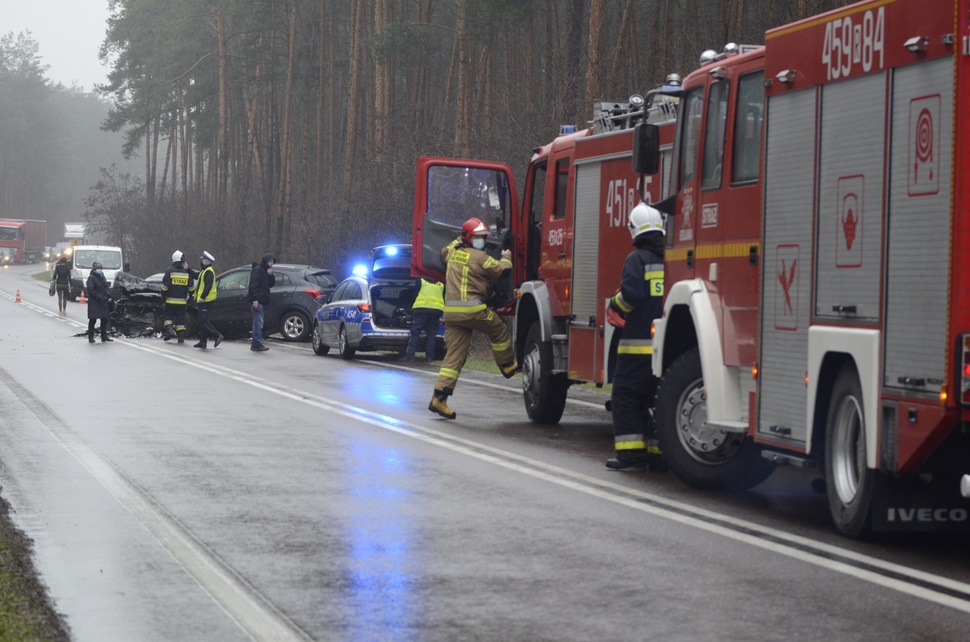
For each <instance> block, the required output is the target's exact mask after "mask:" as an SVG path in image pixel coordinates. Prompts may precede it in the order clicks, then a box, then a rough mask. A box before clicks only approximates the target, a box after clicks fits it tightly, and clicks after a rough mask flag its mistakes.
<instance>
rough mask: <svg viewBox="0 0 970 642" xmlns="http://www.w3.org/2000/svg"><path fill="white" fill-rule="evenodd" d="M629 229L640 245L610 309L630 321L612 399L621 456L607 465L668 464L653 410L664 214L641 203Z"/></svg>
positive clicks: (629, 260)
mask: <svg viewBox="0 0 970 642" xmlns="http://www.w3.org/2000/svg"><path fill="white" fill-rule="evenodd" d="M629 228H630V236H632V237H633V245H634V247H635V248H636V249H635V250H633V252H631V253H630V254H629V256H627V257H626V262H625V263H624V264H623V274H622V277H621V280H620V289H619V290H618V291H617V293H616V294H614V295H613V296H612V298H610V311H611V312H612V313H613V314H614V315H618V316H620V317H622V318H623V319H624V320H625V322H624V323H623V324H622V327H621V329H620V341H619V344H618V346H617V350H616V371H615V372H614V374H613V395H612V397H611V399H610V405H611V409H612V412H613V440H614V445H615V447H616V456H615V457H613V458H612V459H608V460H607V461H606V467H607V468H610V469H612V470H623V469H625V468H646V467H647V466H651V467H653V466H654V465H655V464H656V467H658V468H659V467H660V466H661V465H662V459H661V453H660V446H659V444H658V442H657V441H656V439H654V430H653V416H652V415H651V411H650V409H651V408H652V407H653V397H654V393H655V392H656V389H657V378H656V377H654V376H653V370H652V366H651V364H652V362H653V337H652V335H651V326H652V325H653V320H654V319H656V318H658V317H660V316H661V315H662V314H663V297H664V234H665V230H664V222H663V216H662V215H661V214H660V212H659V211H658V210H656V209H654V208H653V207H650V206H649V205H647V204H646V203H640V204H639V205H637V206H636V207H634V208H633V210H632V211H631V212H630V220H629ZM608 316H610V315H608ZM611 324H612V325H619V324H617V323H613V322H611Z"/></svg>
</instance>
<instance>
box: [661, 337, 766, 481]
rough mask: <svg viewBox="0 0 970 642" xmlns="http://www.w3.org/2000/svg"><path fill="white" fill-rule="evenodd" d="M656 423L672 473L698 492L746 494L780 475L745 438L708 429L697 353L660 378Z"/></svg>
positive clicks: (687, 355) (678, 361)
mask: <svg viewBox="0 0 970 642" xmlns="http://www.w3.org/2000/svg"><path fill="white" fill-rule="evenodd" d="M654 423H655V425H656V427H657V434H658V435H659V437H660V447H661V448H662V449H663V453H664V457H665V458H666V459H667V465H668V466H669V468H670V470H671V471H672V472H673V473H674V474H675V475H676V476H677V478H678V479H680V480H681V481H682V482H684V483H685V484H687V485H689V486H692V487H694V488H700V489H705V490H743V489H746V488H751V487H753V486H757V485H758V484H760V483H761V482H763V481H764V480H766V479H767V478H768V476H769V475H771V473H772V471H773V470H774V464H772V463H771V462H769V461H768V460H767V459H764V458H762V457H761V454H760V453H759V452H758V448H757V447H756V446H755V444H754V442H752V441H751V440H750V439H748V438H747V437H746V435H745V434H743V433H737V432H725V431H723V430H718V429H716V428H711V427H709V426H708V424H707V402H706V400H705V396H704V378H703V375H702V372H701V357H700V352H699V351H698V350H697V348H694V349H692V350H690V351H688V352H686V353H684V354H682V355H681V356H680V357H678V358H677V359H676V360H675V361H674V362H673V363H672V364H671V365H670V367H669V368H668V369H667V371H666V372H665V373H664V375H663V377H662V378H661V379H660V383H659V384H658V386H657V397H656V405H655V410H654Z"/></svg>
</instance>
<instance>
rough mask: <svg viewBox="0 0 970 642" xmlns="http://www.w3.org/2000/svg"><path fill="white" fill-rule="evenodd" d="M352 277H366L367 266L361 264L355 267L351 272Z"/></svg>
mask: <svg viewBox="0 0 970 642" xmlns="http://www.w3.org/2000/svg"><path fill="white" fill-rule="evenodd" d="M351 272H352V273H353V275H354V276H367V266H366V265H364V264H363V263H361V264H359V265H355V266H354V269H353V270H351Z"/></svg>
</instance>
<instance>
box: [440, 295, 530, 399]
mask: <svg viewBox="0 0 970 642" xmlns="http://www.w3.org/2000/svg"><path fill="white" fill-rule="evenodd" d="M476 330H478V331H479V332H484V333H485V334H486V335H487V336H488V342H489V344H490V345H491V347H492V354H493V355H494V357H495V363H497V364H498V365H499V367H505V366H509V365H510V364H511V363H512V362H513V361H515V351H514V350H513V349H512V334H511V333H510V332H509V326H508V324H507V323H505V321H503V320H502V319H500V318H499V316H498V315H497V314H495V311H494V310H488V309H485V310H482V311H480V312H461V313H449V312H446V313H445V348H446V349H447V352H445V359H444V361H443V362H442V363H441V370H439V371H438V379H437V381H435V384H434V389H435V390H437V391H440V392H444V393H445V394H451V393H452V392H453V391H454V388H455V384H457V383H458V377H459V376H460V375H461V368H462V366H463V365H465V358H466V357H468V348H470V347H471V343H472V335H474V334H475V331H476Z"/></svg>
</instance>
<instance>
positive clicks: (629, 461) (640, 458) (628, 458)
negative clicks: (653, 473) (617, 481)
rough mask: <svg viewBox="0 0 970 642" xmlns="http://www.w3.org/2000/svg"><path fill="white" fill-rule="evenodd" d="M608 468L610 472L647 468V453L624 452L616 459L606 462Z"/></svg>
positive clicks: (617, 454)
mask: <svg viewBox="0 0 970 642" xmlns="http://www.w3.org/2000/svg"><path fill="white" fill-rule="evenodd" d="M606 467H607V468H609V469H610V470H626V469H627V468H641V469H642V468H646V467H647V451H645V450H640V449H637V450H624V451H623V452H617V453H616V457H613V458H611V459H607V460H606Z"/></svg>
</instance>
